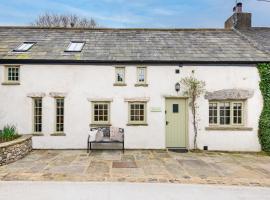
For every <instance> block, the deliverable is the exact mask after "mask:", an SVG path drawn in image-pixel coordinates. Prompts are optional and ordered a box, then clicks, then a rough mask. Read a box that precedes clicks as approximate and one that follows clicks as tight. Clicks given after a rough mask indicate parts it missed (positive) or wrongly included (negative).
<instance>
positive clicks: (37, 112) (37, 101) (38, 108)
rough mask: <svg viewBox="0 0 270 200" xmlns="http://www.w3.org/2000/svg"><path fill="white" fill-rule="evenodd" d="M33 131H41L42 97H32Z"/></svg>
mask: <svg viewBox="0 0 270 200" xmlns="http://www.w3.org/2000/svg"><path fill="white" fill-rule="evenodd" d="M33 110H34V112H33V115H34V116H33V120H34V124H33V125H34V126H33V129H34V130H33V132H34V133H41V132H42V98H33Z"/></svg>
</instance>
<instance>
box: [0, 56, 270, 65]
mask: <svg viewBox="0 0 270 200" xmlns="http://www.w3.org/2000/svg"><path fill="white" fill-rule="evenodd" d="M265 62H270V57H269V60H260V61H248V60H246V61H244V60H243V61H199V60H198V61H181V60H173V61H168V60H138V61H134V60H108V61H104V60H47V59H23V60H21V59H0V64H53V65H58V64H66V65H79V64H80V65H89V64H95V65H112V64H113V65H131V64H134V65H145V64H155V65H165V64H169V65H185V64H187V65H192V64H194V65H200V64H207V65H216V64H222V65H231V64H237V65H246V64H260V63H265Z"/></svg>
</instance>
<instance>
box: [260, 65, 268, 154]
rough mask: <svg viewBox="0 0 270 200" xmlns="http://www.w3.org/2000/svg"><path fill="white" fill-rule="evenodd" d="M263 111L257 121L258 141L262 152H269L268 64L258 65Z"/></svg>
mask: <svg viewBox="0 0 270 200" xmlns="http://www.w3.org/2000/svg"><path fill="white" fill-rule="evenodd" d="M258 70H259V74H260V78H261V81H260V90H261V93H262V96H263V110H262V113H261V116H260V121H259V134H258V135H259V140H260V143H261V146H262V150H263V151H267V152H270V63H264V64H259V65H258Z"/></svg>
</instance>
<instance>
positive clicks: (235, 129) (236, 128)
mask: <svg viewBox="0 0 270 200" xmlns="http://www.w3.org/2000/svg"><path fill="white" fill-rule="evenodd" d="M205 130H207V131H252V130H253V128H251V127H244V126H243V127H240V126H236V127H233V126H232V127H222V126H217V127H212V126H210V127H205Z"/></svg>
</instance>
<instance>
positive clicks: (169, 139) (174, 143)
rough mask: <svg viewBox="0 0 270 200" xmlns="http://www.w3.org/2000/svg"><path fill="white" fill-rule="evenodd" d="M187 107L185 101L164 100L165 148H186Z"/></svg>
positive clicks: (176, 99)
mask: <svg viewBox="0 0 270 200" xmlns="http://www.w3.org/2000/svg"><path fill="white" fill-rule="evenodd" d="M186 122H187V106H186V100H185V99H179V98H170V99H166V147H167V148H187V138H186V137H187V136H186V135H187V134H186V130H187V125H186Z"/></svg>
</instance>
